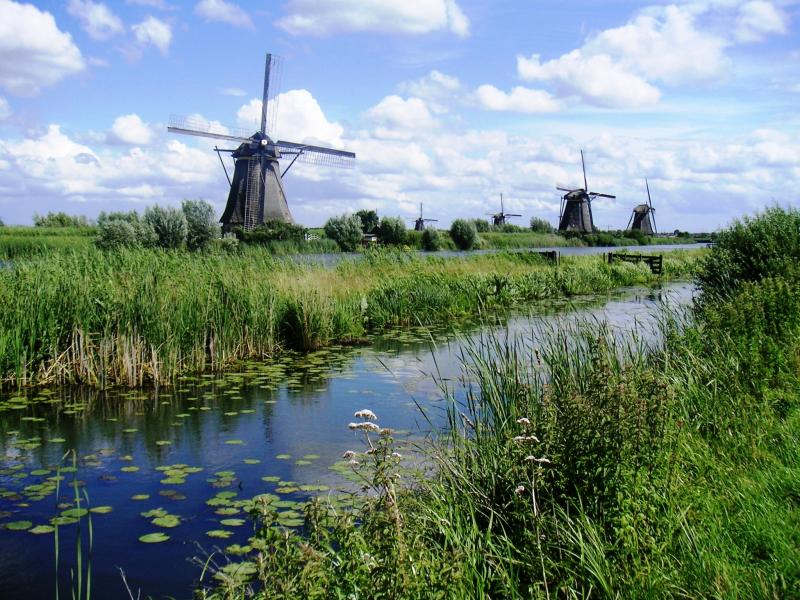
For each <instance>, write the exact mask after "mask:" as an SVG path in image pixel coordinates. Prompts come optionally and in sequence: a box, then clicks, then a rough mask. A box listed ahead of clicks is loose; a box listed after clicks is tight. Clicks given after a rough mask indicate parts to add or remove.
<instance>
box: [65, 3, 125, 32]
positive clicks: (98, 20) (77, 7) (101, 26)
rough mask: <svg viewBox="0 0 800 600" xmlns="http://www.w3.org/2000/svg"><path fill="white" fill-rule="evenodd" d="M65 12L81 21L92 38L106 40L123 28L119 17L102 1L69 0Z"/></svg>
mask: <svg viewBox="0 0 800 600" xmlns="http://www.w3.org/2000/svg"><path fill="white" fill-rule="evenodd" d="M67 12H69V14H71V15H72V16H73V17H75V18H76V19H78V20H79V21H80V22H81V26H82V27H83V29H84V30H85V31H86V33H88V34H89V37H91V38H92V39H93V40H107V39H108V38H110V37H112V36H115V35H117V34H120V33H122V32H123V31H124V30H125V26H124V25H123V24H122V21H121V20H120V18H119V17H118V16H117V15H115V14H114V13H113V12H111V10H110V9H109V8H108V7H107V6H106V5H105V4H103V3H102V2H92V0H70V1H69V4H67Z"/></svg>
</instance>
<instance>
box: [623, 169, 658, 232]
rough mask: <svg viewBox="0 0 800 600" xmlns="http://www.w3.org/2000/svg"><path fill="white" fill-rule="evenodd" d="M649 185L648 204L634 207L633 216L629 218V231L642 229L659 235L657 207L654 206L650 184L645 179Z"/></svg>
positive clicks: (645, 182) (647, 185) (646, 184)
mask: <svg viewBox="0 0 800 600" xmlns="http://www.w3.org/2000/svg"><path fill="white" fill-rule="evenodd" d="M644 185H645V186H646V187H647V204H639V205H638V206H637V207H636V208H634V209H633V213H632V214H631V218H630V219H628V227H627V230H628V231H641V232H642V233H643V234H645V235H657V234H658V231H657V230H656V209H655V208H653V201H652V199H651V198H650V184H649V183H647V179H645V180H644Z"/></svg>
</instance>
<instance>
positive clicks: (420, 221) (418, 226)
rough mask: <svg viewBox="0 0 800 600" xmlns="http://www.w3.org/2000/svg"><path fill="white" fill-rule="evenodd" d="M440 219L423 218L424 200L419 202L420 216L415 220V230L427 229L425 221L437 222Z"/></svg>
mask: <svg viewBox="0 0 800 600" xmlns="http://www.w3.org/2000/svg"><path fill="white" fill-rule="evenodd" d="M438 221H439V219H423V218H422V202H420V203H419V217H418V218H417V220H416V221H414V231H425V223H437V222H438Z"/></svg>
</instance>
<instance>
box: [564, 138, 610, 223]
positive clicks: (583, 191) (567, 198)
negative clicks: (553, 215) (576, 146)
mask: <svg viewBox="0 0 800 600" xmlns="http://www.w3.org/2000/svg"><path fill="white" fill-rule="evenodd" d="M581 165H582V166H583V187H582V188H577V189H574V190H570V189H567V188H562V187H556V189H557V190H559V191H561V192H566V193H565V194H564V195H563V196H562V197H561V214H560V216H559V219H558V230H559V231H577V232H578V233H592V232H593V231H594V220H593V219H592V200H594V199H595V198H597V197H600V198H616V196H612V195H611V194H601V193H599V192H590V191H589V184H588V183H587V182H586V162H585V161H584V159H583V150H581Z"/></svg>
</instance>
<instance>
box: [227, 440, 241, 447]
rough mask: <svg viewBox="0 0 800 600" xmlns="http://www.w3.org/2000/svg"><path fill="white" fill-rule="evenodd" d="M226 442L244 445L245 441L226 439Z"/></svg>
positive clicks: (231, 444) (233, 444) (232, 444)
mask: <svg viewBox="0 0 800 600" xmlns="http://www.w3.org/2000/svg"><path fill="white" fill-rule="evenodd" d="M225 443H226V444H228V445H229V446H244V442H243V441H242V440H226V441H225Z"/></svg>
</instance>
